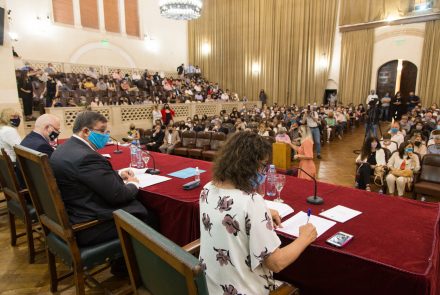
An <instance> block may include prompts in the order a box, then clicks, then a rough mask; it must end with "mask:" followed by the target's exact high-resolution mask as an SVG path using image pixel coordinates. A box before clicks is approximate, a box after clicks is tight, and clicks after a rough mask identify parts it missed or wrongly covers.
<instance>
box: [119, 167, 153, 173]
mask: <svg viewBox="0 0 440 295" xmlns="http://www.w3.org/2000/svg"><path fill="white" fill-rule="evenodd" d="M129 169H131V171H133V173H134V175H141V174H145V171H147V168H142V169H137V168H131V167H127V168H123V169H121V170H119V171H125V170H129Z"/></svg>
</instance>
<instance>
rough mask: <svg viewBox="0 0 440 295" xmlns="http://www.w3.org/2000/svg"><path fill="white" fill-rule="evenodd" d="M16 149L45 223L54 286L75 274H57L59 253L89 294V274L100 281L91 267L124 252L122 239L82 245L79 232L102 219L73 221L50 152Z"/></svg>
mask: <svg viewBox="0 0 440 295" xmlns="http://www.w3.org/2000/svg"><path fill="white" fill-rule="evenodd" d="M14 150H15V153H16V155H17V161H18V162H19V164H20V168H21V171H22V173H23V176H24V179H25V181H26V185H27V187H28V189H29V193H30V196H31V199H32V203H33V204H34V206H35V210H36V212H37V216H38V219H39V220H40V223H41V226H42V227H43V232H44V235H45V239H46V254H47V258H48V264H49V275H50V290H51V292H56V291H57V286H58V281H60V280H62V279H64V278H66V277H67V276H69V275H71V273H68V274H66V275H63V276H61V277H59V278H58V277H57V270H56V263H55V256H58V257H60V258H61V260H62V261H63V262H64V263H65V264H66V265H67V266H69V267H71V268H73V274H74V282H75V286H76V294H85V276H87V277H88V278H90V279H91V280H92V282H94V283H95V284H98V282H97V281H96V280H94V279H93V278H91V277H90V276H91V275H93V274H95V273H96V272H94V273H93V272H91V271H90V270H92V268H94V267H95V266H99V265H102V264H104V263H106V262H107V261H111V260H113V259H117V258H120V257H121V256H122V253H121V247H120V243H119V239H114V240H112V241H109V242H105V243H101V244H97V245H93V246H86V247H79V246H78V244H77V242H76V238H75V233H76V232H78V231H81V230H84V229H87V228H90V227H92V226H94V225H96V224H98V223H99V221H98V220H93V221H89V222H85V223H81V224H74V225H71V224H70V222H69V218H68V215H67V211H66V208H65V207H64V203H63V200H62V199H61V195H60V191H59V189H58V186H57V183H56V180H55V177H54V176H53V172H52V169H51V168H50V166H49V160H48V157H47V155H46V154H43V153H39V152H37V151H34V150H31V149H28V148H25V147H23V146H15V147H14Z"/></svg>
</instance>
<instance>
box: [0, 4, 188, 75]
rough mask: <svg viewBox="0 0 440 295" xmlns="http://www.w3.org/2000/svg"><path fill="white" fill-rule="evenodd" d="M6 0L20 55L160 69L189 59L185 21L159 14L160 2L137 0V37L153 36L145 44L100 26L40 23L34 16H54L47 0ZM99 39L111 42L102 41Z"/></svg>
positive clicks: (170, 69)
mask: <svg viewBox="0 0 440 295" xmlns="http://www.w3.org/2000/svg"><path fill="white" fill-rule="evenodd" d="M6 1H7V4H8V7H9V9H11V10H12V24H11V31H14V32H16V33H17V34H18V36H19V40H18V42H15V44H14V46H15V49H16V51H17V52H18V54H19V55H20V56H22V57H23V59H30V60H48V61H49V60H51V61H55V62H77V63H85V64H98V65H110V66H121V67H137V68H148V69H157V70H164V71H175V69H176V67H177V66H178V65H180V64H181V63H182V62H184V63H187V61H188V41H187V40H188V38H187V35H188V33H187V22H185V21H174V20H168V19H165V18H163V17H161V16H160V13H159V7H158V0H138V1H139V16H140V19H139V21H140V24H141V25H140V27H141V28H140V30H141V36H143V35H144V34H148V35H149V36H151V37H152V38H153V41H152V42H149V43H147V42H146V41H144V40H143V38H142V39H141V38H136V37H124V36H122V35H121V34H116V33H106V32H101V31H100V30H93V29H86V28H82V29H81V28H74V26H66V25H61V24H57V23H51V24H49V25H43V24H41V22H39V21H37V16H40V17H45V16H46V15H50V16H51V15H52V1H51V0H6ZM104 1H105V0H104ZM51 19H53V18H52V17H51ZM103 39H106V40H108V42H109V44H108V45H105V44H101V43H100V41H101V40H103Z"/></svg>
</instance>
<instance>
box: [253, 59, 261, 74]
mask: <svg viewBox="0 0 440 295" xmlns="http://www.w3.org/2000/svg"><path fill="white" fill-rule="evenodd" d="M260 72H261V64H260V63H258V62H254V63H253V64H252V74H253V75H259V74H260Z"/></svg>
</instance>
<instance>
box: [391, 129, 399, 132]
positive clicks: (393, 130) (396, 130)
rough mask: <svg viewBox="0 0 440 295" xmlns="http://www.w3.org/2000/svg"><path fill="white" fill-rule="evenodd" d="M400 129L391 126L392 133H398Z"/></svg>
mask: <svg viewBox="0 0 440 295" xmlns="http://www.w3.org/2000/svg"><path fill="white" fill-rule="evenodd" d="M398 131H399V129H397V128H391V133H397V132H398Z"/></svg>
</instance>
